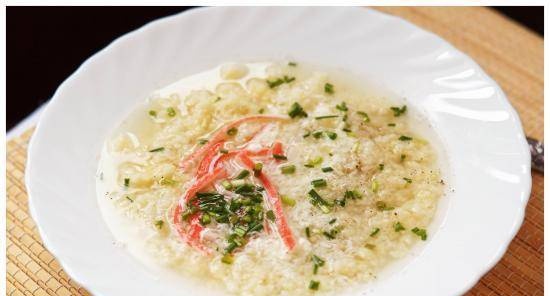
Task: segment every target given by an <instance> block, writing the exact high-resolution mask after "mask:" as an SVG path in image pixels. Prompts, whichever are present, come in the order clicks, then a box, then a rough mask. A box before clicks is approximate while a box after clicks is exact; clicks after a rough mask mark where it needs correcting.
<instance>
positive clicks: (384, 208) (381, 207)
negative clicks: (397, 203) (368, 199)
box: [376, 200, 395, 211]
mask: <svg viewBox="0 0 550 296" xmlns="http://www.w3.org/2000/svg"><path fill="white" fill-rule="evenodd" d="M376 209H378V210H379V211H391V210H393V209H395V208H394V207H389V206H388V205H387V204H386V203H385V202H383V201H381V200H379V201H377V202H376Z"/></svg>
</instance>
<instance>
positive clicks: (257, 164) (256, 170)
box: [252, 162, 264, 176]
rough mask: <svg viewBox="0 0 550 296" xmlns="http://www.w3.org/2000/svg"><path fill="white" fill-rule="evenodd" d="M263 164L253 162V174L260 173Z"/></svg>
mask: <svg viewBox="0 0 550 296" xmlns="http://www.w3.org/2000/svg"><path fill="white" fill-rule="evenodd" d="M263 167H264V165H263V164H262V163H261V162H257V163H255V164H254V168H253V169H252V170H253V171H254V176H258V175H260V173H261V172H262V169H263Z"/></svg>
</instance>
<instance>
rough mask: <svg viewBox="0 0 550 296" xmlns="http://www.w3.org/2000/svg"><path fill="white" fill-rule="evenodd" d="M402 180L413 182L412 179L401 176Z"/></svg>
mask: <svg viewBox="0 0 550 296" xmlns="http://www.w3.org/2000/svg"><path fill="white" fill-rule="evenodd" d="M403 180H405V182H407V183H409V184H411V183H412V182H413V180H412V179H410V178H403Z"/></svg>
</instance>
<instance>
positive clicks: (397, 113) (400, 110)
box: [390, 105, 407, 117]
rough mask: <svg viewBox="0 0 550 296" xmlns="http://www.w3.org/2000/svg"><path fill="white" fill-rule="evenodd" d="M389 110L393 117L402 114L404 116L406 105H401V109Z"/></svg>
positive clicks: (392, 108)
mask: <svg viewBox="0 0 550 296" xmlns="http://www.w3.org/2000/svg"><path fill="white" fill-rule="evenodd" d="M390 109H391V110H392V111H393V116H394V117H399V116H401V115H402V114H405V113H406V112H407V105H403V107H401V108H399V107H391V108H390Z"/></svg>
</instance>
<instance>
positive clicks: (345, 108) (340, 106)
mask: <svg viewBox="0 0 550 296" xmlns="http://www.w3.org/2000/svg"><path fill="white" fill-rule="evenodd" d="M336 109H338V110H340V111H344V112H346V111H348V106H346V102H342V103H340V104H339V105H336ZM344 121H345V120H344Z"/></svg>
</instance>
